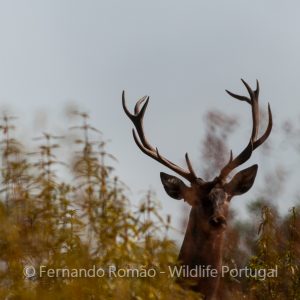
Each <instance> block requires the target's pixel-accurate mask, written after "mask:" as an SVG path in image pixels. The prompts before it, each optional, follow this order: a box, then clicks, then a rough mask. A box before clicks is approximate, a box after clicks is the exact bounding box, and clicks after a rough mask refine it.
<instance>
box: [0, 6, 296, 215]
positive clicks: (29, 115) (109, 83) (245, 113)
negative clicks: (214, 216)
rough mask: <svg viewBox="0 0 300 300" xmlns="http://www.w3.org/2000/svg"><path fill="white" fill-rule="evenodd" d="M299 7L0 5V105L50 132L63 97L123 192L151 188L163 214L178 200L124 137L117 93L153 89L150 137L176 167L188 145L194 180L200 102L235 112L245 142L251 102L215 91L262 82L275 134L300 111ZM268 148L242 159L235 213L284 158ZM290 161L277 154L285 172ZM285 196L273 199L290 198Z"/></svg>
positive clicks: (130, 99)
mask: <svg viewBox="0 0 300 300" xmlns="http://www.w3.org/2000/svg"><path fill="white" fill-rule="evenodd" d="M299 13H300V2H299V1H279V0H264V1H262V0H252V1H245V0H227V1H216V0H210V1H200V0H197V1H179V0H160V1H158V0H152V1H141V0H128V1H127V0H119V1H115V0H107V1H101V0H97V1H96V0H95V1H92V0H86V1H77V0H69V1H67V0H51V1H40V0H36V1H33V0H27V1H21V0H19V1H17V0H9V1H8V0H7V1H0V37H1V47H0V103H1V107H2V108H6V107H7V106H8V107H10V108H11V110H12V111H13V112H14V113H15V114H16V115H18V116H19V117H20V118H21V119H22V120H24V123H25V124H26V125H24V126H25V128H26V126H27V128H29V130H32V126H33V125H32V124H33V121H34V119H35V115H36V113H37V112H40V111H44V112H45V114H49V117H48V120H49V121H48V123H47V122H46V123H45V127H42V128H35V130H36V131H35V132H39V129H40V130H41V131H42V130H45V129H47V130H49V131H53V130H56V129H59V128H60V127H59V125H57V124H58V123H59V122H58V120H60V119H62V111H63V107H64V105H65V103H68V102H70V101H71V100H72V101H73V102H75V103H77V104H78V105H79V107H80V108H82V109H84V110H86V111H88V112H90V115H91V122H92V123H93V124H95V126H97V127H98V128H100V129H101V130H102V131H103V132H104V134H105V137H107V138H110V139H111V140H112V143H111V144H110V147H109V149H110V151H111V152H112V153H113V154H114V155H115V156H116V157H117V158H118V160H119V163H118V164H117V165H116V167H117V173H118V174H119V175H120V176H121V177H122V179H123V180H124V181H125V182H126V183H127V184H128V186H130V187H131V189H132V193H133V194H134V195H137V194H138V192H139V191H141V190H145V189H147V188H148V187H149V186H152V187H153V188H155V190H156V191H157V193H158V196H159V198H160V199H161V201H162V203H163V204H164V211H170V212H172V213H174V214H175V216H177V217H178V216H179V215H180V211H181V208H182V206H181V204H180V203H178V202H177V203H176V202H175V201H173V200H171V199H170V198H169V197H168V196H167V195H165V193H164V191H163V188H162V187H161V184H160V179H159V172H160V171H162V170H163V171H167V170H166V169H165V168H164V167H163V166H160V165H159V164H158V163H156V162H154V161H152V160H151V159H150V158H148V157H145V156H144V155H143V154H142V153H140V151H139V149H138V148H137V147H136V145H135V144H134V142H133V139H132V135H131V128H132V125H131V124H130V122H129V120H128V119H127V118H126V117H125V115H124V113H123V111H122V109H121V92H122V90H123V89H125V90H126V95H127V103H128V106H129V107H130V108H131V109H133V107H134V104H135V101H136V100H137V99H138V98H139V97H141V96H143V95H145V94H147V95H150V96H151V100H150V105H149V106H148V111H147V115H146V117H145V123H146V125H145V127H146V131H147V134H148V136H149V138H150V140H151V142H152V143H153V144H154V145H156V146H158V147H159V149H160V150H161V152H162V153H164V154H165V155H166V156H167V157H169V158H170V159H171V160H173V161H175V162H177V163H183V158H184V153H185V152H187V151H188V152H189V153H190V157H191V159H192V161H194V163H195V164H196V165H197V167H198V169H199V171H198V174H199V176H201V172H200V170H201V162H199V154H198V152H199V146H200V138H201V136H203V133H204V131H203V128H204V124H203V115H204V114H205V112H206V111H207V110H209V109H214V108H218V109H220V110H222V111H224V112H227V113H233V114H236V115H241V116H242V122H241V125H240V133H239V134H238V135H237V136H238V137H239V138H237V137H233V138H232V147H233V150H234V153H237V152H238V151H239V150H240V149H241V147H243V146H244V144H245V143H246V142H247V139H248V137H249V134H250V129H251V124H250V123H251V118H250V115H249V110H247V108H246V107H245V105H244V104H243V103H238V102H235V101H233V100H230V97H228V96H227V95H226V94H225V92H224V90H225V89H229V90H231V91H234V92H238V93H245V90H244V88H243V86H242V84H241V82H240V78H241V77H242V78H244V79H245V80H247V81H248V82H249V83H250V84H252V85H254V83H255V79H256V78H257V79H259V80H260V83H261V107H262V108H264V109H267V102H268V101H270V103H271V107H272V111H273V115H274V123H275V126H274V135H273V136H275V135H276V131H279V128H278V127H279V124H281V122H282V121H283V120H284V119H287V118H289V119H292V120H293V119H295V118H296V117H297V116H298V115H299V101H300V89H299V84H298V81H299V79H300V67H299V66H300V38H299V37H300V18H299ZM56 122H57V123H56ZM52 129H53V130H52ZM27 134H28V139H29V138H31V137H32V136H31V131H29V132H27ZM27 134H26V135H27ZM34 134H36V133H34ZM241 143H242V144H241ZM278 144H280V140H279V141H278V143H274V145H278ZM274 147H275V149H273V151H272V152H271V155H270V157H269V158H265V159H264V161H261V160H260V158H261V157H262V156H261V155H260V154H259V150H258V151H256V153H255V155H253V157H252V159H251V162H249V163H248V164H247V166H249V165H250V164H251V163H256V162H259V166H260V167H259V175H258V177H257V180H256V183H255V185H254V187H253V188H252V191H251V193H250V194H249V195H247V196H241V197H239V198H237V199H234V203H233V205H234V207H240V211H242V209H243V207H245V204H246V203H249V201H250V199H251V197H253V195H257V194H258V192H259V189H260V183H261V182H263V178H264V173H265V171H267V170H270V169H271V167H272V166H275V165H276V164H277V163H278V162H280V161H281V162H282V163H283V154H282V153H283V152H282V151H281V150H280V149H279V148H276V147H277V146H274ZM296 158H297V157H296V156H295V157H294V158H289V159H288V160H286V159H285V161H284V162H286V163H288V164H289V166H288V168H290V169H291V170H292V171H295V170H294V169H293V168H296V166H297V164H298V166H299V163H298V161H297V159H296ZM293 174H294V175H293V176H294V178H296V179H294V180H298V178H297V173H296V171H295V172H294V173H293ZM135 197H136V196H135ZM286 197H287V198H288V200H285V203H284V205H283V207H287V206H288V205H290V204H291V203H292V200H293V199H292V197H288V196H286ZM171 207H172V208H171Z"/></svg>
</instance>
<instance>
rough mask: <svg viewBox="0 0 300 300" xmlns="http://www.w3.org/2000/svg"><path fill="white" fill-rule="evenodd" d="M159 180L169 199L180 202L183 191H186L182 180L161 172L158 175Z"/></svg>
mask: <svg viewBox="0 0 300 300" xmlns="http://www.w3.org/2000/svg"><path fill="white" fill-rule="evenodd" d="M160 179H161V182H162V184H163V186H164V188H165V191H166V192H167V194H168V195H169V196H170V197H172V198H174V199H176V200H181V199H182V198H183V191H184V189H186V185H185V184H184V182H183V181H182V180H180V179H179V178H177V177H175V176H171V175H168V174H166V173H163V172H161V173H160Z"/></svg>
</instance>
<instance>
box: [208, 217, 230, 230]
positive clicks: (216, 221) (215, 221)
mask: <svg viewBox="0 0 300 300" xmlns="http://www.w3.org/2000/svg"><path fill="white" fill-rule="evenodd" d="M209 224H210V225H211V226H212V227H214V228H216V229H221V228H224V229H225V227H226V225H227V222H226V219H225V217H224V216H222V215H218V216H212V217H211V218H210V219H209Z"/></svg>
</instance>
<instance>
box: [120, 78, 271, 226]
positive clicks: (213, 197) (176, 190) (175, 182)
mask: <svg viewBox="0 0 300 300" xmlns="http://www.w3.org/2000/svg"><path fill="white" fill-rule="evenodd" d="M242 82H243V84H244V85H245V87H246V89H247V91H248V93H249V97H246V96H240V95H237V94H234V93H231V92H229V91H227V90H226V92H227V93H228V94H229V95H230V96H232V97H233V98H235V99H238V100H240V101H245V102H246V103H248V104H250V107H251V110H252V133H251V136H250V140H249V143H248V145H247V146H246V147H245V148H244V150H243V151H241V153H240V154H239V155H237V156H236V157H235V158H234V159H233V155H232V151H231V153H230V159H229V161H228V163H227V164H226V165H225V166H224V167H223V168H222V170H221V171H220V174H219V175H218V176H217V177H215V178H214V179H213V180H212V181H208V182H206V181H204V180H203V179H201V178H199V177H197V176H196V174H195V171H194V170H193V167H192V164H191V162H190V159H189V156H188V154H187V153H186V155H185V160H186V164H187V170H185V169H183V168H181V167H179V166H177V165H176V164H174V163H173V162H171V161H169V160H168V159H167V158H165V157H164V156H162V155H161V154H160V153H159V151H158V149H157V148H154V147H153V146H151V144H150V143H149V142H148V140H147V138H146V136H145V133H144V129H143V118H144V114H145V111H146V108H147V105H148V102H149V97H147V96H144V97H143V98H141V99H140V100H139V101H138V102H137V103H136V105H135V109H134V114H131V113H130V112H129V110H128V109H127V107H126V103H125V93H124V91H123V94H122V103H123V108H124V111H125V113H126V115H127V116H128V117H129V119H130V120H131V121H132V122H133V124H134V127H135V129H136V130H134V129H133V138H134V140H135V142H136V144H137V145H138V147H139V148H140V149H141V151H142V152H144V153H145V154H146V155H148V156H150V157H152V158H153V159H155V160H156V161H158V162H160V163H161V164H163V165H164V166H166V167H168V168H169V169H171V170H172V171H174V172H175V173H177V174H178V175H179V176H181V177H183V178H185V179H186V180H187V181H188V182H189V183H190V186H187V185H186V184H185V183H184V182H183V181H182V180H181V179H179V178H177V177H175V176H172V175H168V174H166V173H163V172H161V173H160V177H161V181H162V184H163V186H164V189H165V191H166V192H167V194H168V195H169V196H170V197H172V198H174V199H176V200H180V199H184V201H186V202H187V203H188V204H189V205H191V206H192V207H194V208H197V212H198V217H197V219H198V222H200V223H201V224H202V230H206V231H213V230H224V229H225V227H226V219H227V213H228V205H229V202H230V200H231V198H232V197H233V196H236V195H241V194H244V193H246V192H247V191H248V190H249V189H250V188H251V187H252V185H253V183H254V180H255V177H256V173H257V168H258V166H257V165H253V166H251V167H249V168H246V169H244V170H242V171H240V172H238V173H237V174H235V175H234V177H233V178H232V179H231V180H229V181H227V178H228V175H229V174H230V173H231V172H232V171H233V170H234V169H235V168H237V167H238V166H240V165H242V164H243V163H245V162H246V161H247V160H248V159H249V158H250V157H251V155H252V153H253V151H254V150H255V149H256V148H257V147H258V146H260V145H261V144H262V143H264V141H265V140H266V139H267V138H268V136H269V135H270V133H271V129H272V113H271V109H270V105H268V116H269V122H268V126H267V129H266V131H265V132H264V134H263V135H262V136H261V137H260V138H257V135H258V129H259V104H258V98H259V83H258V81H257V82H256V89H255V90H254V91H253V90H252V89H251V88H250V86H249V85H248V84H247V83H246V82H245V81H244V80H243V79H242Z"/></svg>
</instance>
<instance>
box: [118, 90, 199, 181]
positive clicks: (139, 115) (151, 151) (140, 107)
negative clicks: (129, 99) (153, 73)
mask: <svg viewBox="0 0 300 300" xmlns="http://www.w3.org/2000/svg"><path fill="white" fill-rule="evenodd" d="M148 102H149V97H148V96H144V97H143V98H141V99H140V100H138V102H137V103H136V105H135V108H134V114H131V113H130V112H129V110H128V109H127V107H126V103H125V92H124V91H123V93H122V104H123V109H124V111H125V113H126V115H127V116H128V118H129V119H130V120H131V121H132V123H133V125H134V127H135V129H136V131H135V130H134V129H132V133H133V138H134V141H135V143H136V144H137V145H138V147H139V148H140V149H141V150H142V152H144V153H145V154H147V155H148V156H150V157H152V158H153V159H155V160H156V161H158V162H160V163H161V164H163V165H164V166H166V167H168V168H170V169H171V170H173V171H174V172H176V173H177V174H179V175H180V176H182V177H183V178H185V179H187V180H188V181H190V182H194V181H195V180H196V179H197V176H196V174H195V172H194V170H193V167H192V164H191V162H190V159H189V156H188V154H187V153H186V154H185V160H186V163H187V167H188V171H187V170H184V169H183V168H181V167H179V166H177V165H175V164H174V163H172V162H171V161H169V160H168V159H166V158H165V157H163V156H162V155H161V154H160V153H159V152H158V149H157V148H154V147H152V146H151V144H150V143H149V142H148V140H147V138H146V136H145V133H144V128H143V118H144V115H145V111H146V108H147V105H148ZM136 132H137V134H138V136H139V138H138V137H137V134H136Z"/></svg>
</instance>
